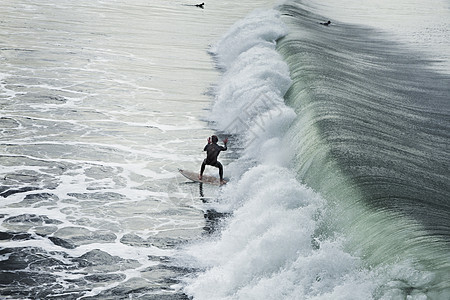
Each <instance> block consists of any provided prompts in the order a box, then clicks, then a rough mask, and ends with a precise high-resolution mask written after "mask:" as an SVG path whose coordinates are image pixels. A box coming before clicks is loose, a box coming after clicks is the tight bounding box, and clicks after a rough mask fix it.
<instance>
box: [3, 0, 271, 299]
mask: <svg viewBox="0 0 450 300" xmlns="http://www.w3.org/2000/svg"><path fill="white" fill-rule="evenodd" d="M190 4H193V3H192V2H190V1H140V0H133V1H120V0H119V1H101V0H98V1H97V0H95V1H91V0H89V1H84V0H81V1H65V0H62V1H61V0H55V1H33V0H23V1H16V0H14V1H2V5H1V6H2V8H1V11H2V20H1V21H0V36H1V38H0V61H1V63H0V134H1V135H0V166H1V168H0V217H1V218H0V226H1V229H0V232H1V234H0V236H1V241H0V270H1V272H0V295H1V297H0V298H2V299H4V298H5V297H7V298H14V299H38V298H40V299H44V298H45V299H48V298H52V299H55V298H56V299H80V298H84V299H86V298H95V299H108V298H109V299H122V298H125V299H129V298H133V297H134V298H140V299H154V298H156V299H164V297H165V298H168V299H177V298H184V297H185V296H184V295H183V293H182V292H179V291H177V290H175V289H174V288H172V287H171V286H172V285H173V284H174V283H175V282H176V281H177V278H178V277H180V276H181V275H183V274H185V273H186V272H190V271H191V270H189V269H187V268H183V267H182V266H181V267H178V266H174V265H171V263H170V257H172V256H173V255H174V253H176V252H177V251H176V248H177V247H179V245H180V244H183V243H186V242H187V241H190V240H193V239H198V238H200V237H201V236H202V234H203V233H204V232H205V230H204V229H203V228H204V227H205V218H204V216H203V215H204V213H203V210H202V207H201V205H200V204H201V203H202V201H201V199H200V195H199V188H198V186H193V185H189V184H185V183H186V180H184V179H183V178H181V176H180V175H179V174H178V172H177V168H181V167H183V168H187V169H192V170H195V169H197V168H199V165H200V163H201V160H202V159H203V153H202V151H201V150H202V149H203V146H204V144H205V142H206V139H207V137H208V136H210V135H211V134H212V133H213V131H212V130H211V128H209V126H208V123H207V122H205V121H204V120H202V119H203V118H204V114H205V109H206V108H207V107H208V106H209V103H210V102H211V96H210V95H208V91H209V89H210V88H211V86H212V85H213V84H215V82H216V81H217V77H218V71H217V70H216V69H215V67H214V63H213V59H212V57H211V56H210V55H209V54H208V49H209V47H210V44H211V43H213V42H214V41H216V40H217V39H219V37H220V35H221V34H223V33H224V32H225V31H226V30H227V28H228V27H229V26H230V25H231V24H232V23H233V22H235V21H236V20H238V19H240V18H242V17H244V16H245V14H247V13H248V12H250V11H251V10H252V9H254V8H255V7H257V6H264V5H265V4H264V3H262V2H258V3H254V2H248V3H246V4H241V5H239V6H235V5H233V4H234V2H233V1H224V2H223V3H214V4H213V3H211V4H207V5H206V7H205V9H203V10H202V9H199V8H197V7H195V6H190ZM268 7H270V5H268ZM212 192H214V189H213V190H208V187H205V189H204V191H203V193H204V196H205V197H208V196H209V197H211V193H212ZM155 295H156V296H155Z"/></svg>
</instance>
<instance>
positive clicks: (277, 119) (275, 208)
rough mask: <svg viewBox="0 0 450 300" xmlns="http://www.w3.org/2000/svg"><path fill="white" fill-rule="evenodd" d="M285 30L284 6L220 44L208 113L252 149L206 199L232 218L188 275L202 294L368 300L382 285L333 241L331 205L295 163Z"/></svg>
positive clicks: (195, 250)
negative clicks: (302, 178) (280, 49)
mask: <svg viewBox="0 0 450 300" xmlns="http://www.w3.org/2000/svg"><path fill="white" fill-rule="evenodd" d="M274 28H275V29H279V30H277V31H274ZM275 33H276V34H275ZM285 34H286V28H285V26H284V24H283V23H282V22H281V20H280V15H279V13H278V12H276V11H275V10H269V11H255V12H253V13H252V14H250V15H249V16H248V17H247V18H246V19H244V20H243V21H240V22H238V23H236V24H235V25H234V26H233V27H232V28H231V29H230V31H229V32H228V33H227V34H226V35H225V36H224V38H223V39H222V40H221V41H219V42H218V44H217V45H216V46H215V47H213V48H212V53H213V54H214V55H215V57H216V59H217V62H218V65H219V66H220V68H222V69H223V70H224V74H223V77H222V79H221V82H220V83H219V85H218V87H217V89H216V94H215V95H216V96H215V101H214V104H213V107H212V109H211V113H210V114H209V118H210V120H211V121H213V122H214V125H215V127H216V129H217V130H219V131H222V132H226V133H232V134H234V136H235V137H236V138H237V139H239V140H240V144H241V146H242V147H243V150H242V153H241V156H240V158H239V159H237V160H236V161H235V162H233V163H231V164H230V165H229V166H227V167H226V171H227V173H228V174H229V176H230V178H231V182H230V183H228V184H227V185H226V186H225V187H223V188H222V189H221V191H220V192H221V193H220V196H218V199H217V200H216V202H211V203H207V204H205V206H208V207H209V208H213V209H215V210H217V211H220V212H227V213H230V212H231V213H232V216H231V217H229V218H228V219H226V220H225V221H224V222H223V226H222V230H221V232H220V233H219V235H218V236H216V237H212V238H211V240H206V241H203V242H201V243H199V244H195V245H191V246H189V247H188V248H187V249H186V251H185V254H186V255H187V256H188V257H190V263H191V264H192V265H193V266H194V267H196V268H200V269H201V270H202V272H200V274H198V275H197V276H194V277H191V278H188V279H186V286H185V288H184V291H185V292H186V293H187V294H189V295H191V296H193V297H194V299H264V298H265V299H305V298H314V297H320V296H321V295H322V296H325V295H327V297H329V298H334V299H337V298H345V297H346V296H348V295H349V294H353V295H356V296H357V297H358V299H364V298H368V297H369V295H370V293H371V292H372V290H373V289H374V284H375V283H374V281H371V280H367V277H368V276H369V275H367V274H366V273H365V272H364V271H360V268H361V264H360V260H359V259H358V258H356V257H353V256H351V255H350V254H348V253H346V252H345V251H344V247H343V246H342V245H343V243H342V240H341V239H340V238H335V237H333V238H329V239H326V238H324V237H326V236H328V235H327V234H324V232H325V231H326V230H327V225H326V222H324V220H323V219H322V218H323V216H324V215H325V214H326V213H325V211H326V203H325V201H324V200H323V199H322V198H321V197H320V196H319V195H317V194H316V193H315V192H313V191H312V190H311V189H309V188H307V187H306V186H304V185H302V184H300V183H299V182H298V181H297V179H296V174H295V173H294V172H293V171H292V170H291V169H290V163H291V162H292V153H290V152H289V149H288V148H287V147H286V145H287V144H288V143H287V142H286V140H285V139H284V134H285V132H286V131H287V130H288V128H289V126H290V125H291V123H292V122H293V120H294V119H295V118H296V114H295V113H294V111H293V110H292V109H291V108H289V107H287V106H286V105H285V104H284V99H283V96H284V94H285V93H286V91H287V90H288V88H289V86H290V84H291V80H290V76H289V70H288V67H287V65H286V64H285V63H284V62H283V60H282V59H281V56H280V55H279V54H278V53H277V52H276V40H278V39H279V38H281V37H282V36H283V35H285ZM355 290H358V292H357V293H355V292H354V291H355Z"/></svg>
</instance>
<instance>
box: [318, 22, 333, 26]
mask: <svg viewBox="0 0 450 300" xmlns="http://www.w3.org/2000/svg"><path fill="white" fill-rule="evenodd" d="M320 24H322V25H325V26H328V25H330V24H331V21H328V22H326V23H320Z"/></svg>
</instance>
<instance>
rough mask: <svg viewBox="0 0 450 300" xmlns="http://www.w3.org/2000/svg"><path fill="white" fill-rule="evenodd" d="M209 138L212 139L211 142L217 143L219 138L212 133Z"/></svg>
mask: <svg viewBox="0 0 450 300" xmlns="http://www.w3.org/2000/svg"><path fill="white" fill-rule="evenodd" d="M211 139H212V141H213V143H217V142H218V141H219V138H218V137H217V136H216V135H213V136H212V137H211Z"/></svg>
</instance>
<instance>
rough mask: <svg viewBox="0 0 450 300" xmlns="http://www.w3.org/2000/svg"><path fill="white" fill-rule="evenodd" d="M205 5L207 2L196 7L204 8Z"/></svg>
mask: <svg viewBox="0 0 450 300" xmlns="http://www.w3.org/2000/svg"><path fill="white" fill-rule="evenodd" d="M204 5H205V2H203V3H200V4H195V6H197V7H200V8H204V7H203V6H204Z"/></svg>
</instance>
